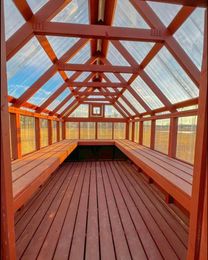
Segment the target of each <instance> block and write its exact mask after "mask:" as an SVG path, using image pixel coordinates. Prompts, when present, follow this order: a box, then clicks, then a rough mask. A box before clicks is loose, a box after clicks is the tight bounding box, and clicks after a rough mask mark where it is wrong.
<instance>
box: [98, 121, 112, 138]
mask: <svg viewBox="0 0 208 260" xmlns="http://www.w3.org/2000/svg"><path fill="white" fill-rule="evenodd" d="M112 134H113V131H112V123H98V139H112Z"/></svg>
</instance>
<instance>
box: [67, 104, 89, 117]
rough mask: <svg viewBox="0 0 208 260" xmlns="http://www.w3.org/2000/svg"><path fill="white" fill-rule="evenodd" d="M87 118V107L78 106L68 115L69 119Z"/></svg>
mask: <svg viewBox="0 0 208 260" xmlns="http://www.w3.org/2000/svg"><path fill="white" fill-rule="evenodd" d="M88 116H89V106H88V105H80V106H79V107H78V108H76V109H75V110H74V111H73V112H72V113H71V114H70V115H69V117H88Z"/></svg>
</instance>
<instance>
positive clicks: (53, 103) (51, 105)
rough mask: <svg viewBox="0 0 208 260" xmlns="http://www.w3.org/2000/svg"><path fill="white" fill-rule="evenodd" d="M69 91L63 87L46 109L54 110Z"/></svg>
mask: <svg viewBox="0 0 208 260" xmlns="http://www.w3.org/2000/svg"><path fill="white" fill-rule="evenodd" d="M70 93H71V91H70V90H69V88H67V89H65V90H64V91H63V92H62V93H61V94H60V95H59V96H58V97H57V98H56V99H55V100H54V101H53V102H52V103H51V104H50V105H49V106H48V107H47V109H48V110H51V111H52V110H54V109H55V108H56V107H57V106H58V105H59V104H60V103H61V102H62V101H63V100H64V99H65V98H66V97H67V96H68V95H69V94H70Z"/></svg>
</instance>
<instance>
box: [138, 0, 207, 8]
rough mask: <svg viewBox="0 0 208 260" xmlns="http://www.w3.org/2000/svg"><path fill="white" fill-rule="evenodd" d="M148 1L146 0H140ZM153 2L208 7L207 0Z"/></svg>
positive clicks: (164, 0) (159, 0)
mask: <svg viewBox="0 0 208 260" xmlns="http://www.w3.org/2000/svg"><path fill="white" fill-rule="evenodd" d="M140 1H144V2H146V0H140ZM151 1H152V2H158V3H166V4H176V5H184V6H192V7H207V5H208V2H207V0H194V1H193V0H151Z"/></svg>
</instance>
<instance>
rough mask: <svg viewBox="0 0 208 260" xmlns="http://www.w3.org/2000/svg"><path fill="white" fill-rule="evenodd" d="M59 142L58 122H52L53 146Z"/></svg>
mask: <svg viewBox="0 0 208 260" xmlns="http://www.w3.org/2000/svg"><path fill="white" fill-rule="evenodd" d="M55 142H57V122H56V121H52V144H53V143H55Z"/></svg>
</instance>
